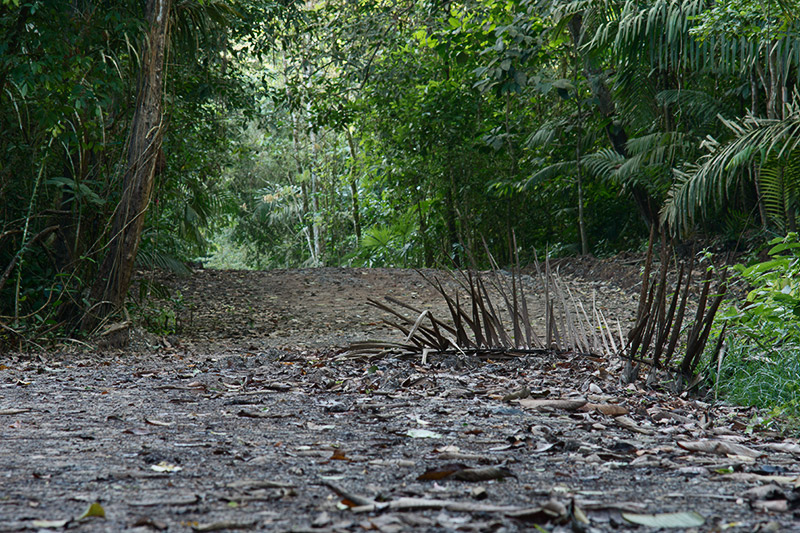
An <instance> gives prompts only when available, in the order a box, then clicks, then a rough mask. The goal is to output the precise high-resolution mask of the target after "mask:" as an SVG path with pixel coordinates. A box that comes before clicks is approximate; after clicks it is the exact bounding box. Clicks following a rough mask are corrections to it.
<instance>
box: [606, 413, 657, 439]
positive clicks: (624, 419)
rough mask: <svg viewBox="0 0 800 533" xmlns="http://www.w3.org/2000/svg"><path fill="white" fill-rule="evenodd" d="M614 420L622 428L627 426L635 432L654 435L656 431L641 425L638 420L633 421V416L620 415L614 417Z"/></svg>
mask: <svg viewBox="0 0 800 533" xmlns="http://www.w3.org/2000/svg"><path fill="white" fill-rule="evenodd" d="M614 422H616V423H617V425H618V426H619V427H621V428H625V429H627V430H629V431H633V432H634V433H641V434H642V435H654V434H655V431H653V430H652V429H647V428H643V427H640V426H639V425H638V424H637V423H636V422H634V421H633V419H632V418H630V417H629V416H618V417H616V418H615V419H614Z"/></svg>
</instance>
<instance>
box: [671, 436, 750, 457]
mask: <svg viewBox="0 0 800 533" xmlns="http://www.w3.org/2000/svg"><path fill="white" fill-rule="evenodd" d="M678 446H680V447H681V448H683V449H684V450H689V451H690V452H701V453H712V454H715V455H726V456H727V455H741V456H742V457H750V458H756V457H761V456H762V455H765V454H764V453H763V452H760V451H758V450H754V449H752V448H748V447H747V446H744V445H742V444H736V443H735V442H727V441H724V440H697V441H678Z"/></svg>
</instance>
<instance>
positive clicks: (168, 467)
mask: <svg viewBox="0 0 800 533" xmlns="http://www.w3.org/2000/svg"><path fill="white" fill-rule="evenodd" d="M150 470H152V471H153V472H167V473H170V474H171V473H173V472H180V471H181V470H183V467H182V466H177V465H173V464H170V463H168V462H166V461H161V462H160V463H158V464H157V465H150Z"/></svg>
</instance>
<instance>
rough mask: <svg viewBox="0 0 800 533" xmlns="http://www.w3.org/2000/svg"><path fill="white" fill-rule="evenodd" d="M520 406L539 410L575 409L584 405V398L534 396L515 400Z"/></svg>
mask: <svg viewBox="0 0 800 533" xmlns="http://www.w3.org/2000/svg"><path fill="white" fill-rule="evenodd" d="M516 402H517V403H518V404H519V406H520V407H524V408H526V409H533V410H535V411H540V410H544V409H562V410H564V411H575V410H577V409H580V408H581V407H583V406H584V405H586V403H587V402H586V400H585V399H582V398H578V399H574V400H571V399H557V398H554V399H549V398H544V399H534V398H525V399H523V400H516Z"/></svg>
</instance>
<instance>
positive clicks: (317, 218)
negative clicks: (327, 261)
mask: <svg viewBox="0 0 800 533" xmlns="http://www.w3.org/2000/svg"><path fill="white" fill-rule="evenodd" d="M309 135H310V141H311V161H312V163H311V167H310V169H309V175H310V176H311V208H312V209H313V210H314V217H313V219H312V223H311V234H312V235H313V237H314V256H315V257H314V266H315V267H316V266H322V245H323V243H322V221H321V217H322V211H321V210H320V208H319V195H320V192H319V177H318V176H317V171H316V169H315V168H314V161H315V160H316V157H317V135H316V133H314V130H311V133H310V134H309Z"/></svg>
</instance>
